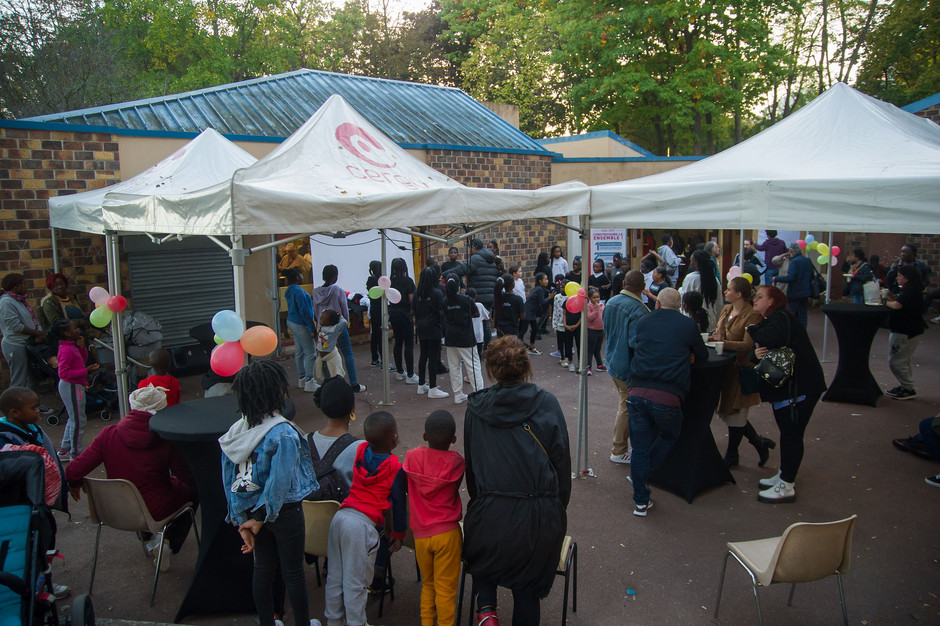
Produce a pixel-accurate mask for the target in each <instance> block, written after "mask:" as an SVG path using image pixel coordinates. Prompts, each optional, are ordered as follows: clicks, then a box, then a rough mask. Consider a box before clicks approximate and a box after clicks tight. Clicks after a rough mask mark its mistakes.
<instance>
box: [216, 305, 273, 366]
mask: <svg viewBox="0 0 940 626" xmlns="http://www.w3.org/2000/svg"><path fill="white" fill-rule="evenodd" d="M212 330H213V331H214V332H215V343H216V344H217V345H216V346H215V348H213V349H212V354H211V355H210V356H209V366H210V367H212V371H213V372H215V373H216V374H218V375H219V376H234V375H235V373H236V372H238V370H240V369H241V367H242V364H243V363H244V362H245V353H246V352H247V353H248V354H251V355H253V356H264V355H266V354H271V353H272V352H274V350H275V348H277V334H276V333H275V332H274V331H273V330H271V329H270V328H268V327H267V326H252V327H251V328H249V329H248V330H245V323H244V322H243V321H242V318H240V317H239V316H238V314H237V313H236V312H235V311H219V312H218V313H216V314H215V315H214V316H213V317H212Z"/></svg>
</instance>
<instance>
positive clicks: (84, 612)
mask: <svg viewBox="0 0 940 626" xmlns="http://www.w3.org/2000/svg"><path fill="white" fill-rule="evenodd" d="M94 624H95V607H94V606H92V603H91V598H90V597H89V596H88V595H86V594H82V595H80V596H78V597H77V598H75V599H74V600H72V626H94Z"/></svg>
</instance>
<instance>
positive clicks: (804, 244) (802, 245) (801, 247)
mask: <svg viewBox="0 0 940 626" xmlns="http://www.w3.org/2000/svg"><path fill="white" fill-rule="evenodd" d="M796 242H797V243H798V244H800V250H802V249H804V248H806V242H805V241H803V240H802V239H797V240H796Z"/></svg>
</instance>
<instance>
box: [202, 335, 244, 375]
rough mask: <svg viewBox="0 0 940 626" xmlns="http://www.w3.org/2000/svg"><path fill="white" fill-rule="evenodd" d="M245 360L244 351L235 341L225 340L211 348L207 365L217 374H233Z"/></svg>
mask: <svg viewBox="0 0 940 626" xmlns="http://www.w3.org/2000/svg"><path fill="white" fill-rule="evenodd" d="M244 362H245V351H244V350H243V349H242V346H241V344H240V343H238V342H237V341H226V342H225V343H223V344H222V345H220V346H216V347H215V348H213V349H212V355H211V356H210V357H209V365H210V366H211V367H212V371H213V372H215V373H216V374H218V375H219V376H234V375H235V374H236V373H237V372H238V370H240V369H241V368H242V364H243V363H244Z"/></svg>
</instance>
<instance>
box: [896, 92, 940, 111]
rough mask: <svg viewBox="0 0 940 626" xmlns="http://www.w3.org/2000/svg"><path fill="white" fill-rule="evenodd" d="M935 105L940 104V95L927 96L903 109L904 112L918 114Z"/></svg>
mask: <svg viewBox="0 0 940 626" xmlns="http://www.w3.org/2000/svg"><path fill="white" fill-rule="evenodd" d="M935 104H940V93H935V94H934V95H932V96H927V97H926V98H924V99H923V100H918V101H917V102H912V103H910V104H909V105H907V106H904V107H901V110H902V111H907V112H908V113H917V112H918V111H923V110H924V109H929V108H930V107H932V106H934V105H935Z"/></svg>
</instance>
